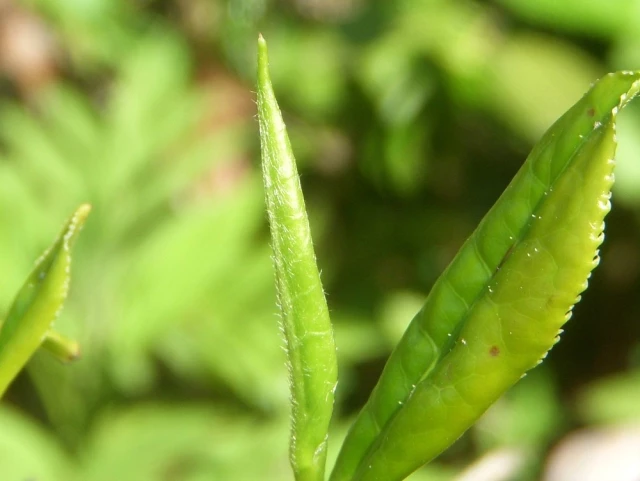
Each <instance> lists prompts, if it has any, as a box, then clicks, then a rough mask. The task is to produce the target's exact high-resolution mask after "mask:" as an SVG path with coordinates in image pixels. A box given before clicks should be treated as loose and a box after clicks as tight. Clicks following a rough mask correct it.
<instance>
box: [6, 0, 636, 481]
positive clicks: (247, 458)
mask: <svg viewBox="0 0 640 481" xmlns="http://www.w3.org/2000/svg"><path fill="white" fill-rule="evenodd" d="M259 31H260V32H262V33H263V34H264V36H265V37H266V39H267V41H268V42H269V47H270V58H271V72H272V76H273V82H274V86H275V90H276V94H277V95H278V98H279V101H280V103H281V107H282V109H283V111H284V115H285V120H286V121H287V125H288V128H289V131H290V136H291V139H292V143H293V147H294V150H295V152H296V155H297V158H298V161H299V164H300V171H301V175H302V182H303V188H304V191H305V195H306V198H307V204H308V208H309V211H310V215H311V222H312V229H313V234H314V237H315V243H316V246H317V253H318V258H319V263H320V265H321V268H322V275H323V280H324V283H325V288H326V291H327V293H328V300H329V304H330V309H331V312H332V315H333V319H334V321H335V330H336V338H337V343H338V346H339V351H338V354H339V362H340V384H339V389H338V401H337V406H336V415H335V423H334V430H333V432H332V440H331V455H330V458H331V460H330V462H332V460H333V458H334V457H335V451H336V448H337V447H338V446H339V443H340V440H341V437H342V436H344V434H345V432H346V429H347V428H348V425H349V422H350V421H351V420H352V419H353V417H354V415H355V413H356V412H357V410H358V408H359V407H360V406H361V405H362V404H363V402H364V401H365V400H366V398H367V396H368V393H369V392H370V390H371V389H372V387H373V385H374V384H375V381H376V378H377V376H378V374H379V373H380V371H381V369H382V367H383V364H384V361H385V359H386V357H387V356H388V354H389V352H390V350H391V349H392V347H393V346H394V344H395V343H396V342H397V340H398V339H399V337H400V335H401V333H402V332H403V330H404V328H405V326H406V325H407V323H408V321H409V320H410V319H411V317H412V316H413V315H414V314H415V312H417V310H418V309H419V307H420V305H421V303H422V302H423V300H424V299H425V296H426V294H427V293H428V291H429V288H430V286H431V285H432V284H433V282H434V281H435V279H436V278H437V276H438V275H439V273H440V272H441V271H442V270H443V269H444V267H445V266H446V265H447V263H448V262H449V260H450V259H451V258H452V256H453V255H454V254H455V252H456V251H457V249H458V247H459V246H460V245H461V244H462V242H463V241H464V240H465V238H466V237H467V236H468V235H469V234H470V233H471V232H472V230H473V229H474V227H475V225H476V224H477V223H478V221H479V220H480V219H481V217H482V216H483V215H484V213H485V212H486V211H487V210H488V209H489V207H490V206H491V205H492V203H493V202H494V201H495V200H496V199H497V197H498V196H499V194H500V193H501V192H502V190H503V189H504V188H505V186H506V185H507V184H508V182H509V180H510V178H511V177H512V176H513V175H514V173H515V172H516V170H517V169H518V168H519V166H520V165H521V163H522V162H523V160H524V159H525V157H526V155H527V153H528V152H529V150H530V149H531V147H532V145H533V143H535V141H536V140H537V139H538V138H539V137H540V136H541V134H542V133H543V132H544V131H545V129H546V128H547V127H548V126H549V125H550V124H551V123H552V122H553V121H554V120H555V119H556V118H557V117H558V116H559V115H561V114H562V113H563V112H564V111H565V110H566V109H567V108H568V107H569V106H571V105H572V104H573V103H574V102H575V101H576V100H577V99H578V98H580V96H581V95H582V94H583V93H584V92H585V91H586V90H587V88H588V87H589V85H590V83H591V82H593V81H594V80H596V79H597V78H599V77H600V76H602V75H603V74H605V73H607V72H609V71H614V70H620V69H637V68H640V0H589V1H587V0H565V1H562V2H560V1H556V0H493V1H483V2H481V1H472V0H449V1H444V0H399V1H388V0H378V1H374V0H173V1H171V0H138V1H128V0H67V1H57V0H28V1H24V2H18V1H16V0H2V1H0V226H1V227H2V231H1V232H2V235H1V236H0V272H1V275H0V315H3V314H4V313H6V310H7V309H8V306H9V305H10V302H11V299H12V296H13V295H14V293H15V292H16V291H17V289H18V287H19V285H20V283H21V282H22V280H23V279H24V278H25V276H26V275H27V273H28V272H29V270H30V267H31V265H32V262H33V260H34V259H35V258H36V257H37V256H38V255H39V254H40V253H41V251H42V250H43V249H44V248H45V247H46V246H47V245H48V243H49V242H50V241H51V239H52V238H53V237H54V236H55V234H56V233H57V230H58V229H59V227H60V225H61V224H62V222H63V220H64V219H65V218H66V217H67V216H68V215H69V214H70V213H71V212H72V211H73V210H74V208H75V207H76V206H77V205H78V204H79V203H81V202H84V201H88V202H90V203H92V204H93V206H94V210H93V212H92V215H91V217H90V219H89V222H88V225H87V226H86V229H85V231H84V232H83V234H82V236H81V238H80V241H79V243H78V245H77V251H76V253H77V254H76V258H75V262H74V266H73V280H72V290H71V296H70V299H69V301H68V303H67V306H66V308H65V310H64V312H63V314H62V316H61V318H60V319H59V321H58V323H57V327H58V330H60V331H61V332H63V333H65V334H67V335H70V336H74V337H75V338H77V339H78V340H79V341H80V342H81V343H82V346H83V359H82V360H81V361H80V362H77V363H75V364H73V365H70V366H62V365H61V364H59V363H57V362H56V361H54V360H52V359H51V358H50V357H48V355H47V354H46V353H44V354H38V355H37V356H36V357H35V358H34V360H33V361H32V362H31V363H30V365H29V368H28V370H27V371H26V372H25V373H24V374H22V375H21V376H20V377H19V378H18V379H17V381H16V382H15V383H14V385H13V386H12V388H11V390H10V392H9V393H8V396H7V397H6V398H5V399H4V400H3V403H2V406H1V407H0V426H1V427H0V479H2V480H6V481H27V480H29V481H31V480H37V481H103V480H104V481H113V480H118V481H129V480H130V481H146V480H149V481H200V480H202V481H204V480H208V481H210V480H230V481H233V480H240V481H244V480H247V481H249V480H262V481H269V480H274V481H275V480H278V481H281V480H289V479H292V477H291V474H290V469H289V465H288V460H287V443H288V441H287V436H288V411H289V407H288V392H287V383H286V370H285V358H284V353H283V350H282V341H281V339H280V338H279V333H278V317H277V310H276V305H275V295H274V290H273V286H272V283H273V275H272V271H271V265H270V249H269V244H268V230H267V226H266V216H265V213H264V206H263V199H262V198H263V192H262V186H261V181H260V177H259V151H258V148H259V142H258V132H257V131H258V129H257V121H256V118H255V95H254V90H255V88H254V78H255V43H256V38H257V34H258V32H259ZM618 138H619V140H620V149H619V156H618V160H619V165H618V170H617V173H616V178H617V184H616V187H615V192H614V208H613V212H612V213H611V214H610V216H609V217H608V221H607V241H606V243H605V245H604V247H603V249H602V262H601V266H600V267H599V268H598V269H597V270H596V272H595V274H594V275H593V276H592V279H591V281H590V289H589V291H588V292H587V293H586V295H584V296H583V297H584V299H583V301H582V302H581V303H580V304H579V305H578V307H577V308H576V310H575V315H574V317H573V319H572V320H571V321H570V323H569V324H568V325H567V327H566V331H567V332H566V333H565V334H564V336H563V341H562V342H561V343H560V344H559V345H557V346H556V347H555V348H554V349H553V351H552V353H551V354H550V355H549V357H548V358H547V361H546V362H545V363H544V364H543V365H542V366H541V367H539V368H537V369H536V370H534V371H533V372H531V373H530V374H529V375H528V376H527V377H526V378H525V379H524V380H523V381H522V382H521V383H520V384H518V385H517V386H516V387H515V388H514V389H513V390H512V391H510V392H509V393H508V394H507V395H506V396H505V397H504V398H503V399H501V400H500V401H499V402H498V403H497V404H496V405H495V406H493V407H492V408H491V409H490V410H489V411H488V413H487V414H486V415H485V416H484V417H483V418H482V420H481V421H480V422H479V423H478V424H477V425H476V426H475V427H474V428H473V429H471V430H470V431H469V432H468V433H467V434H466V435H465V436H464V437H463V438H462V439H461V440H460V441H458V442H457V443H456V444H455V445H454V446H453V447H452V448H451V449H450V450H449V451H448V452H446V453H445V454H444V455H443V456H441V457H440V458H439V459H438V460H437V461H436V462H435V463H433V464H432V465H430V466H429V467H428V468H425V469H423V470H421V471H419V472H418V473H416V474H415V475H414V476H413V477H412V478H411V479H412V480H414V481H421V480H425V481H426V480H429V481H445V480H453V479H457V480H462V479H464V480H466V481H469V480H473V481H480V480H483V479H488V480H492V481H499V480H522V481H527V480H535V479H545V480H549V481H555V480H563V481H571V480H573V479H576V480H578V479H579V480H581V481H583V480H587V479H598V480H602V479H616V480H618V481H626V480H627V479H629V480H637V479H640V477H638V476H640V474H637V471H636V472H635V473H636V474H635V476H637V477H624V476H623V474H621V473H618V474H613V475H611V476H608V477H606V476H604V475H601V476H599V477H598V476H596V477H594V478H588V477H587V475H586V474H584V473H582V472H581V471H580V469H584V467H585V466H587V465H588V466H591V467H590V468H589V469H588V472H589V473H590V474H593V473H595V472H597V471H596V468H595V467H592V465H590V464H589V463H594V462H597V460H598V459H600V458H599V457H598V455H596V454H595V453H602V455H601V456H600V457H601V458H602V462H601V463H600V465H604V466H605V469H606V471H605V472H606V473H609V474H612V473H616V471H615V470H616V469H620V468H621V467H625V466H628V464H629V463H633V459H635V458H636V457H638V456H637V453H638V452H640V446H639V445H640V440H639V438H640V434H639V433H640V428H638V422H640V343H639V341H640V322H639V321H640V102H639V103H636V104H632V105H630V106H629V107H628V108H627V109H626V110H625V112H624V113H623V115H622V117H621V119H620V124H619V129H618ZM616 443H617V444H616ZM634 443H635V444H634ZM629 447H631V448H630V449H631V451H629V454H627V455H626V457H625V449H627V450H629V449H628V448H629ZM607 450H609V451H607ZM576 452H577V453H578V454H576ZM580 455H582V458H580ZM585 455H587V458H586V459H585ZM625 459H626V461H625ZM625 463H626V464H625ZM492 466H493V467H492ZM496 466H497V467H496ZM487 467H488V468H487ZM483 469H489V471H488V472H489V475H488V477H484V478H483V477H482V473H483V472H485V471H483ZM563 469H564V470H565V471H563ZM625 469H627V468H625ZM629 469H631V468H628V470H627V473H629V472H633V471H629ZM637 469H640V468H637ZM567 470H568V471H567Z"/></svg>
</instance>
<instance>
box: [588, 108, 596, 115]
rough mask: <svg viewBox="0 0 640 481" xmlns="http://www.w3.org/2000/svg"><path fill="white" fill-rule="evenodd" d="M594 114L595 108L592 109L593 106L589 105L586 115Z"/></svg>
mask: <svg viewBox="0 0 640 481" xmlns="http://www.w3.org/2000/svg"><path fill="white" fill-rule="evenodd" d="M595 114H596V109H594V108H593V107H591V108H590V109H589V110H587V115H588V116H589V117H593V116H594V115H595Z"/></svg>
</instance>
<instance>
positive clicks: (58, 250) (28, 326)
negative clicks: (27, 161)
mask: <svg viewBox="0 0 640 481" xmlns="http://www.w3.org/2000/svg"><path fill="white" fill-rule="evenodd" d="M90 210H91V207H90V206H89V205H87V204H83V205H81V206H80V207H79V208H78V210H77V211H76V212H75V213H74V214H73V216H71V218H70V219H69V220H68V221H67V223H66V224H65V226H64V228H63V229H62V232H61V233H60V235H59V236H58V238H57V239H56V241H55V242H54V243H53V245H52V246H51V247H50V248H49V249H48V250H47V251H46V252H45V253H44V254H43V255H42V257H40V259H38V261H37V262H36V266H35V268H34V270H33V271H32V272H31V275H30V276H29V277H28V278H27V281H26V282H25V284H24V286H23V287H22V289H21V290H20V292H19V293H18V295H17V296H16V298H15V300H14V302H13V305H12V306H11V309H10V310H9V315H8V316H7V319H6V320H5V321H4V323H3V325H2V329H1V330H0V396H1V395H2V394H4V392H5V391H6V389H7V387H8V386H9V384H10V383H11V381H12V380H13V379H14V378H15V376H16V375H17V374H18V372H20V370H21V369H22V368H23V367H24V365H25V364H26V363H27V361H28V360H29V358H30V357H31V356H32V354H33V353H34V352H35V350H36V349H37V348H38V347H39V346H40V345H41V344H42V342H43V341H44V340H45V339H46V335H47V332H49V331H50V329H51V327H52V325H53V322H54V321H55V320H56V318H57V316H58V313H59V312H60V310H61V309H62V304H63V303H64V300H65V299H66V297H67V292H68V290H69V274H70V268H71V246H72V245H73V242H74V241H75V239H76V237H77V235H78V232H79V231H80V229H81V228H82V226H83V225H84V222H85V220H86V218H87V215H88V214H89V211H90Z"/></svg>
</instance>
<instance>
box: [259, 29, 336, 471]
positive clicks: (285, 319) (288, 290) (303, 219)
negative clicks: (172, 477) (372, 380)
mask: <svg viewBox="0 0 640 481" xmlns="http://www.w3.org/2000/svg"><path fill="white" fill-rule="evenodd" d="M258 119H259V121H260V140H261V147H262V170H263V178H264V186H265V193H266V204H267V212H268V216H269V224H270V228H271V244H272V247H273V259H274V264H275V273H276V287H277V294H278V302H279V304H280V310H281V313H282V331H283V332H284V337H285V341H286V350H287V358H288V364H289V374H290V383H291V397H292V415H291V417H292V428H291V444H290V458H291V464H292V466H293V470H294V474H295V477H296V480H298V481H303V480H305V481H306V480H309V481H322V480H323V479H324V470H325V459H326V449H327V432H328V429H329V422H330V420H331V413H332V410H333V399H334V391H335V387H336V383H337V361H336V348H335V344H334V340H333V331H332V328H331V323H330V319H329V311H328V309H327V303H326V300H325V297H324V292H323V289H322V283H321V282H320V275H319V272H318V268H317V265H316V259H315V254H314V250H313V244H312V241H311V232H310V229H309V222H308V219H307V214H306V211H305V205H304V199H303V197H302V190H301V188H300V179H299V177H298V172H297V169H296V164H295V159H294V157H293V153H292V151H291V146H290V144H289V139H288V137H287V132H286V129H285V125H284V122H283V120H282V115H281V113H280V109H279V108H278V104H277V102H276V98H275V96H274V93H273V88H272V86H271V80H270V79H269V71H268V59H267V45H266V42H265V41H264V39H263V38H262V36H261V37H260V39H259V41H258Z"/></svg>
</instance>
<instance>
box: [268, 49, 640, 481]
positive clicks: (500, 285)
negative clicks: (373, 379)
mask: <svg viewBox="0 0 640 481" xmlns="http://www.w3.org/2000/svg"><path fill="white" fill-rule="evenodd" d="M638 90H640V72H618V73H615V74H609V75H607V76H605V77H603V78H602V79H601V80H600V81H599V82H598V83H596V84H595V85H594V86H593V87H592V88H591V90H589V92H587V94H586V95H585V96H584V97H583V98H582V99H581V100H580V101H579V102H578V103H576V104H575V105H574V106H573V107H572V108H571V109H570V110H569V111H568V112H567V113H565V114H564V115H563V116H562V117H561V118H560V119H559V120H558V121H557V122H556V123H555V124H554V125H553V126H552V127H551V128H550V129H549V130H548V131H547V133H546V134H545V135H544V136H543V137H542V139H541V140H540V141H539V142H538V144H537V145H536V146H535V148H534V149H533V151H532V152H531V154H530V155H529V157H528V158H527V160H526V161H525V163H524V164H523V166H522V168H521V169H520V171H519V172H518V173H517V175H516V176H515V178H514V179H513V181H512V182H511V184H510V185H509V186H508V187H507V189H506V190H505V192H504V193H503V194H502V196H501V197H500V198H499V199H498V201H497V202H496V204H495V205H494V206H493V208H492V209H491V210H490V211H489V212H488V213H487V215H486V216H485V218H484V219H483V220H482V221H481V223H480V225H479V226H478V227H477V229H476V230H475V232H474V233H473V234H472V235H471V237H469V239H468V240H467V242H466V243H465V244H464V245H463V246H462V248H461V249H460V251H459V252H458V254H457V255H456V257H455V258H454V259H453V261H452V262H451V264H450V265H449V267H448V268H447V269H446V270H445V272H444V273H443V274H442V275H441V277H440V278H439V280H438V281H437V282H436V283H435V285H434V286H433V288H432V290H431V293H430V294H429V297H428V298H427V300H426V303H425V304H424V307H423V308H422V309H421V311H420V312H419V313H418V314H417V315H416V316H415V318H414V319H413V321H412V322H411V324H410V325H409V327H408V329H407V331H406V333H405V335H404V337H403V338H402V340H401V341H400V343H399V344H398V346H397V347H396V348H395V350H394V351H393V353H392V354H391V357H390V358H389V360H388V362H387V364H386V366H385V369H384V371H383V373H382V375H381V377H380V379H379V381H378V384H377V386H376V388H375V389H374V391H373V392H372V394H371V396H370V398H369V400H368V401H367V403H366V405H365V406H364V408H363V409H362V411H361V412H360V415H359V416H358V418H357V419H356V421H355V423H354V424H353V426H352V427H351V430H350V432H349V434H348V436H347V438H346V440H345V442H344V444H343V446H342V448H341V451H340V454H339V457H338V460H337V462H336V465H335V467H334V469H333V472H332V473H331V477H330V479H331V481H395V480H401V479H404V478H405V477H406V476H408V475H409V474H410V473H411V472H413V471H414V470H416V469H417V468H419V467H420V466H422V465H423V464H425V463H427V462H429V461H430V460H432V459H433V458H434V457H435V456H437V455H438V454H440V453H441V452H442V451H444V450H445V449H446V448H447V447H449V446H450V445H451V444H452V443H453V442H454V441H455V440H456V439H457V438H458V437H459V436H460V435H462V433H464V431H466V430H467V429H468V428H469V427H470V426H471V425H472V424H473V423H474V422H475V421H476V420H477V419H478V418H479V417H480V416H481V415H482V413H483V412H484V411H486V410H487V409H488V408H489V406H491V404H492V403H493V402H495V401H496V400H497V399H498V398H499V397H500V396H501V395H502V394H503V393H504V392H505V391H506V390H507V389H509V388H510V387H511V386H512V385H514V384H515V383H516V382H517V381H518V379H520V378H521V377H522V376H524V375H525V373H526V372H527V371H528V370H529V369H531V368H533V367H535V366H536V365H538V364H539V363H540V362H541V361H542V359H544V357H545V356H546V354H547V352H548V351H549V350H550V349H551V348H552V347H553V345H554V344H555V343H556V342H557V341H558V335H559V333H560V332H562V331H561V327H562V326H563V325H564V323H566V322H567V321H568V320H569V318H570V317H571V311H572V309H573V306H574V305H575V304H576V303H577V302H578V301H579V300H580V293H581V292H582V291H584V290H585V289H586V288H587V281H588V279H589V277H590V273H591V271H592V270H593V269H594V268H595V267H596V266H597V265H598V262H599V258H598V248H599V246H600V244H601V243H602V241H603V239H604V234H603V230H604V217H605V216H606V214H607V213H608V212H609V210H610V207H611V204H610V201H609V199H610V197H611V187H612V185H613V180H614V176H613V168H614V161H613V158H614V155H615V149H616V137H615V122H616V117H617V114H618V112H619V110H620V109H621V108H622V107H624V106H625V105H626V103H627V102H628V101H629V100H630V99H632V98H633V97H634V96H635V95H636V94H637V93H638ZM258 115H259V121H260V138H261V146H262V158H263V176H264V184H265V191H266V199H267V202H266V204H267V210H268V215H269V221H270V226H271V238H272V247H273V252H274V264H275V271H276V287H277V291H278V298H279V304H280V309H281V313H282V327H283V331H284V335H285V340H286V346H287V353H288V357H289V370H290V381H291V392H292V426H293V427H292V430H291V443H290V446H291V449H290V458H291V464H292V467H293V471H294V474H295V477H296V480H304V481H307V480H316V481H320V480H323V479H324V470H325V450H326V442H327V438H328V424H329V418H330V415H331V410H332V405H333V393H334V389H335V382H336V369H335V347H334V341H333V336H332V330H331V325H330V322H329V318H328V314H327V307H326V302H325V300H324V296H323V294H322V288H321V284H320V279H319V275H318V268H317V267H316V260H315V256H314V252H313V248H312V242H311V235H310V232H309V225H308V221H307V215H306V212H305V207H304V201H303V198H302V194H301V189H300V182H299V178H298V175H297V171H296V167H295V161H294V158H293V154H292V150H291V146H290V144H289V140H288V137H287V133H286V129H285V125H284V122H283V119H282V116H281V113H280V111H279V108H278V105H277V102H276V99H275V96H274V93H273V89H272V86H271V81H270V78H269V72H268V58H267V47H266V43H265V40H264V39H263V38H262V37H260V39H259V41H258Z"/></svg>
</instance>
